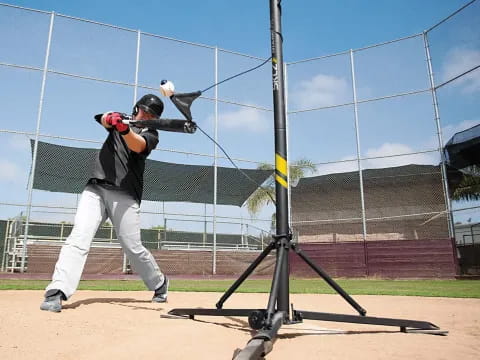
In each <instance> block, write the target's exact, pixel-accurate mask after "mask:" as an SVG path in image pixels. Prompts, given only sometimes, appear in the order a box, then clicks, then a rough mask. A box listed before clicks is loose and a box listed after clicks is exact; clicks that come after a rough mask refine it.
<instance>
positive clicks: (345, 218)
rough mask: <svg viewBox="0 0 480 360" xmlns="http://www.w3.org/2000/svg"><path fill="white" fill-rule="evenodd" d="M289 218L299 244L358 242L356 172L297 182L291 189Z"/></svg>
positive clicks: (358, 221) (360, 236)
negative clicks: (290, 217)
mask: <svg viewBox="0 0 480 360" xmlns="http://www.w3.org/2000/svg"><path fill="white" fill-rule="evenodd" d="M292 216H293V218H292V222H293V228H294V232H295V234H296V235H297V236H298V240H299V242H301V243H307V242H340V241H356V240H361V239H362V209H361V201H360V186H359V174H358V172H347V173H339V174H329V175H321V176H314V177H309V178H303V179H301V180H300V182H299V183H298V185H297V186H296V187H294V188H292Z"/></svg>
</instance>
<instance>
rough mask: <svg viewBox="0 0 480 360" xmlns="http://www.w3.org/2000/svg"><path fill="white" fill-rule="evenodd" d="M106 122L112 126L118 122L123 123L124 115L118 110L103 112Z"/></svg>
mask: <svg viewBox="0 0 480 360" xmlns="http://www.w3.org/2000/svg"><path fill="white" fill-rule="evenodd" d="M103 117H104V119H105V123H106V124H107V125H110V126H115V127H116V126H117V124H122V119H123V116H122V114H120V113H118V112H108V113H105V114H103Z"/></svg>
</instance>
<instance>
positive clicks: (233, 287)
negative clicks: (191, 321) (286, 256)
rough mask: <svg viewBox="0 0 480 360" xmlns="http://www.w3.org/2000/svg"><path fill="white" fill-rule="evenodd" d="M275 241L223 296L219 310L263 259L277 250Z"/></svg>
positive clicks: (218, 304) (219, 302) (218, 303)
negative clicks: (273, 250)
mask: <svg viewBox="0 0 480 360" xmlns="http://www.w3.org/2000/svg"><path fill="white" fill-rule="evenodd" d="M275 244H276V242H275V241H272V242H270V244H268V246H267V247H266V248H265V249H264V250H263V251H262V252H261V253H260V255H259V256H258V257H257V258H256V259H255V261H253V262H252V263H251V264H250V266H249V267H248V268H247V270H245V271H244V272H243V274H242V275H240V277H239V278H238V279H237V280H236V281H235V282H234V283H233V285H232V286H230V288H229V289H228V290H227V291H226V292H225V294H223V296H222V297H221V298H220V300H219V301H218V302H217V304H216V305H215V306H216V307H217V309H221V308H222V307H223V303H224V302H225V301H227V299H228V298H229V297H230V295H232V294H233V292H234V291H235V290H237V288H238V287H239V286H240V285H241V284H242V283H243V282H244V281H245V279H246V278H247V277H248V276H249V275H250V274H251V273H252V272H253V270H255V268H256V267H257V266H258V265H259V264H260V263H261V262H262V260H263V259H265V258H266V257H267V255H268V254H269V253H270V251H272V249H274V248H275Z"/></svg>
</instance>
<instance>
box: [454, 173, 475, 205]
mask: <svg viewBox="0 0 480 360" xmlns="http://www.w3.org/2000/svg"><path fill="white" fill-rule="evenodd" d="M465 170H466V171H463V174H462V179H461V180H460V182H459V183H458V185H457V187H456V188H455V190H454V191H453V194H452V199H453V200H467V201H469V200H480V167H479V166H477V165H472V166H469V167H468V168H467V169H465Z"/></svg>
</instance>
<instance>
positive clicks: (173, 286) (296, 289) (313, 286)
mask: <svg viewBox="0 0 480 360" xmlns="http://www.w3.org/2000/svg"><path fill="white" fill-rule="evenodd" d="M336 281H337V283H338V284H339V285H340V286H341V287H342V288H343V289H344V290H346V291H347V292H348V293H349V294H350V295H394V296H433V297H451V298H480V281H476V280H370V279H338V280H336ZM232 283H233V280H185V279H172V280H171V282H170V290H171V291H188V292H224V291H225V290H227V289H228V287H229V286H230V285H231V284H232ZM47 284H48V281H46V280H6V279H5V280H0V290H43V289H45V286H46V285H47ZM270 284H271V281H270V280H256V279H255V280H246V281H245V282H244V283H243V284H242V286H241V287H240V288H239V289H238V290H237V292H244V293H266V292H269V291H270ZM79 290H107V291H136V290H146V288H145V285H144V284H143V282H142V281H140V280H85V281H81V282H80V286H79ZM290 293H292V294H334V293H335V291H334V290H333V289H332V288H330V287H329V286H328V285H327V284H326V283H325V282H324V281H323V280H320V279H293V280H291V281H290Z"/></svg>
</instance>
